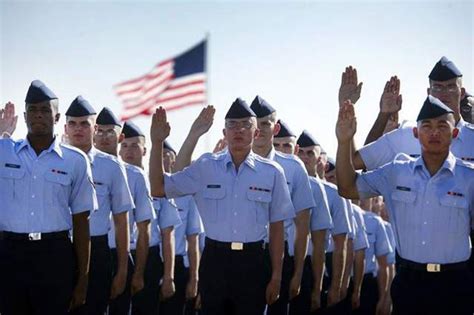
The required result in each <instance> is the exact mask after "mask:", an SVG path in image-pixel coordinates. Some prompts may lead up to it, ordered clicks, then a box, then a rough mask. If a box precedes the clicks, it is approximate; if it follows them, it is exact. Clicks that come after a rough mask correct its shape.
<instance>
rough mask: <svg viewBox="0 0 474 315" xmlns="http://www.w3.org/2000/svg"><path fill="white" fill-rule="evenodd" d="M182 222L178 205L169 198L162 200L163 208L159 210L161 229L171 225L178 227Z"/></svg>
mask: <svg viewBox="0 0 474 315" xmlns="http://www.w3.org/2000/svg"><path fill="white" fill-rule="evenodd" d="M181 223H182V222H181V219H180V218H179V213H178V209H177V208H176V206H175V205H174V204H172V203H171V202H170V201H169V200H167V199H164V200H162V203H161V209H160V211H159V212H158V225H159V226H160V229H166V228H168V227H170V226H174V227H176V226H178V225H180V224H181Z"/></svg>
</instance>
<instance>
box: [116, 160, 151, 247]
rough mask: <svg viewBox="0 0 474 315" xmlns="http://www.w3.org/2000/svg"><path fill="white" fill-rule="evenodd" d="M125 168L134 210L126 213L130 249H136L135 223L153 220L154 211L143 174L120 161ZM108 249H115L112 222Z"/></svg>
mask: <svg viewBox="0 0 474 315" xmlns="http://www.w3.org/2000/svg"><path fill="white" fill-rule="evenodd" d="M120 162H121V163H122V164H123V165H124V166H125V171H126V174H127V181H128V188H129V190H130V193H131V194H132V198H133V203H134V204H135V208H134V209H133V211H130V212H129V213H128V222H129V225H130V227H129V229H130V230H129V231H130V249H131V250H132V249H135V248H136V247H137V240H138V229H137V223H140V222H143V221H147V220H150V221H152V220H154V219H155V218H156V216H155V211H154V210H153V205H152V202H151V195H150V188H149V187H150V186H149V184H148V178H147V176H146V174H145V172H144V171H143V170H142V169H141V168H139V167H137V166H134V165H131V164H128V163H125V162H123V161H120ZM109 247H110V248H116V247H117V245H116V243H115V227H114V221H113V220H112V223H111V229H110V231H109Z"/></svg>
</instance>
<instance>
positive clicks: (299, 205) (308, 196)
mask: <svg viewBox="0 0 474 315" xmlns="http://www.w3.org/2000/svg"><path fill="white" fill-rule="evenodd" d="M292 190H293V191H292V192H291V200H292V202H293V207H294V209H295V212H296V213H298V212H300V211H302V210H306V209H310V208H312V207H314V206H315V201H314V198H313V196H312V193H311V186H310V182H309V178H308V174H307V173H306V171H305V170H304V168H303V166H301V165H299V164H297V167H295V173H294V180H293V189H292Z"/></svg>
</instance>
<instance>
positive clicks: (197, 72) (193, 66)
mask: <svg viewBox="0 0 474 315" xmlns="http://www.w3.org/2000/svg"><path fill="white" fill-rule="evenodd" d="M206 45H207V41H206V40H204V41H202V42H200V43H199V44H197V45H196V46H194V47H192V48H190V49H189V50H187V51H185V52H184V53H182V54H180V55H178V56H176V57H174V58H171V59H167V60H164V61H162V62H160V63H158V64H157V65H156V66H155V67H154V68H153V69H152V70H151V71H150V72H148V73H147V74H145V75H143V76H141V77H138V78H135V79H131V80H127V81H125V82H122V83H119V84H117V85H115V86H114V90H115V93H116V94H117V96H118V97H119V98H120V100H121V102H122V104H123V110H122V114H121V119H122V120H128V119H131V118H133V117H136V116H139V115H151V114H153V112H154V110H155V108H156V107H157V106H162V107H163V108H165V109H166V110H168V111H170V110H173V109H178V108H182V107H185V106H190V105H204V104H205V103H206V72H205V69H206Z"/></svg>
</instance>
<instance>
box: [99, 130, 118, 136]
mask: <svg viewBox="0 0 474 315" xmlns="http://www.w3.org/2000/svg"><path fill="white" fill-rule="evenodd" d="M95 134H96V135H98V136H99V137H107V138H112V137H116V136H117V133H116V132H115V130H113V129H109V130H97V132H96V133H95Z"/></svg>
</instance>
